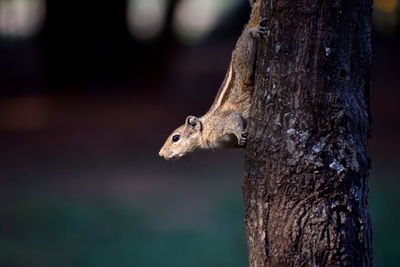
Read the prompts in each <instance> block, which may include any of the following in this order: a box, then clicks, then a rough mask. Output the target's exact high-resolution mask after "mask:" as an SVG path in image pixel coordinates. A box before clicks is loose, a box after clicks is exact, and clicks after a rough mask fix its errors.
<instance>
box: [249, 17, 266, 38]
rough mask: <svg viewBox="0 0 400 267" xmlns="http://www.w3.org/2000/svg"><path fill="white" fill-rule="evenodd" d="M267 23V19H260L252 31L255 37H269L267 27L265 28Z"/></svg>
mask: <svg viewBox="0 0 400 267" xmlns="http://www.w3.org/2000/svg"><path fill="white" fill-rule="evenodd" d="M266 22H267V19H266V18H260V21H259V22H258V25H257V26H256V27H254V28H253V29H252V30H253V31H252V35H253V37H255V38H257V37H260V38H262V37H264V38H266V36H267V27H266V26H265V24H266Z"/></svg>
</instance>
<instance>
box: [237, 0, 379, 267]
mask: <svg viewBox="0 0 400 267" xmlns="http://www.w3.org/2000/svg"><path fill="white" fill-rule="evenodd" d="M262 1H263V3H262V7H261V9H262V10H261V12H262V14H263V16H264V17H266V18H267V25H266V26H267V30H268V32H267V37H266V39H267V40H266V41H265V42H264V44H262V45H261V46H260V47H259V51H258V55H259V57H258V62H257V73H256V81H255V93H254V98H253V104H252V107H251V112H250V119H249V140H248V143H247V151H246V174H245V176H244V178H243V185H242V186H243V194H244V202H245V213H246V214H245V223H246V232H247V242H248V251H249V262H250V266H357V267H358V266H372V251H371V223H370V218H369V213H368V201H367V198H368V175H369V171H370V161H369V158H368V155H367V152H366V145H367V139H368V137H369V131H370V115H369V104H368V103H369V92H370V76H369V71H370V60H371V43H370V41H371V40H370V34H371V23H370V18H371V11H372V1H371V0H354V1H341V0H335V1H334V0H326V1H317V0H307V1H300V2H299V1H291V0H280V1H272V0H262Z"/></svg>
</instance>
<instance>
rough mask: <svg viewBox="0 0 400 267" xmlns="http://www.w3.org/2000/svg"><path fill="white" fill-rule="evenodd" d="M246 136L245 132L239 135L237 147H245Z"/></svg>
mask: <svg viewBox="0 0 400 267" xmlns="http://www.w3.org/2000/svg"><path fill="white" fill-rule="evenodd" d="M247 136H248V133H247V132H243V133H242V134H241V135H240V138H239V140H238V144H239V146H244V145H246V143H247Z"/></svg>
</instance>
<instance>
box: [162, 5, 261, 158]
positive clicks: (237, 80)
mask: <svg viewBox="0 0 400 267" xmlns="http://www.w3.org/2000/svg"><path fill="white" fill-rule="evenodd" d="M250 4H251V5H252V13H251V15H250V20H249V23H248V24H247V25H246V26H245V28H244V30H243V32H242V34H241V35H240V37H239V39H238V41H237V43H236V45H235V49H234V50H233V52H232V58H231V62H230V64H229V68H228V71H227V73H226V75H225V79H224V81H223V83H222V85H221V87H220V89H219V90H218V93H217V96H216V97H215V100H214V102H213V104H212V105H211V107H210V109H209V111H208V112H207V113H206V114H205V115H203V116H202V117H200V118H198V117H195V116H188V117H187V118H186V121H185V124H183V125H182V126H180V127H179V128H177V129H176V130H175V131H174V132H173V133H172V134H171V135H170V136H169V137H168V139H167V140H166V141H165V143H164V145H163V147H162V148H161V150H160V152H159V155H160V156H161V157H164V158H165V159H177V158H180V157H182V156H184V155H185V154H187V153H189V152H193V151H195V150H199V149H219V148H240V147H244V146H245V144H246V139H247V131H246V124H247V119H248V117H249V110H250V106H251V101H252V96H253V91H254V73H255V63H256V54H257V42H258V38H259V37H260V36H261V35H262V34H264V33H265V28H264V27H262V26H261V25H260V24H261V23H262V22H263V21H264V19H260V13H259V12H260V0H255V1H250Z"/></svg>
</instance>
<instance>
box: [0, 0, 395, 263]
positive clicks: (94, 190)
mask: <svg viewBox="0 0 400 267" xmlns="http://www.w3.org/2000/svg"><path fill="white" fill-rule="evenodd" d="M399 5H400V3H399V1H397V0H375V7H374V22H373V23H374V32H373V48H374V57H373V66H372V69H373V70H372V80H373V93H372V99H371V105H372V114H373V137H372V139H371V140H370V144H369V152H370V155H371V157H372V160H373V170H372V173H371V178H370V210H371V213H372V222H373V231H374V242H373V245H374V257H375V266H399V264H400V263H399V262H400V246H399V245H398V243H399V241H400V227H399V226H400V208H399V206H400V180H399V178H400V177H399V174H400V164H399V163H400V142H399V137H400V125H399V124H400V108H399V104H398V103H399V99H400V88H399V87H400V64H399V62H400V7H399ZM248 12H249V6H248V3H247V1H244V0H218V1H216V0H127V1H122V0H121V1H99V0H96V1H95V0H86V1H80V2H77V1H68V0H57V1H49V0H47V1H45V0H0V158H1V159H0V266H2V267H3V266H7V267H8V266H10V267H11V266H146V267H147V266H246V262H247V252H246V242H245V236H244V226H243V223H242V222H243V219H242V217H243V207H242V194H241V188H240V183H241V177H242V175H243V172H244V167H243V153H242V152H241V151H216V152H202V153H196V154H195V155H192V156H190V157H187V158H186V159H182V160H179V161H175V162H166V161H164V160H162V159H161V158H159V157H158V155H157V153H158V150H159V148H160V147H161V145H162V144H163V142H164V140H165V138H166V137H167V136H168V135H169V134H170V131H172V130H173V129H174V128H175V127H176V126H178V125H179V124H181V123H183V121H184V119H185V117H186V116H187V115H202V114H203V113H205V112H206V111H207V109H208V107H209V106H210V104H211V103H212V100H213V98H214V96H215V94H216V92H217V90H218V87H219V85H220V83H221V82H222V80H223V77H224V75H225V71H226V70H227V66H228V63H229V60H230V53H231V51H232V49H233V47H234V44H235V41H236V39H237V37H238V36H239V34H240V31H241V29H242V27H243V25H244V23H245V22H246V20H247V16H248Z"/></svg>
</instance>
